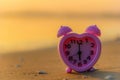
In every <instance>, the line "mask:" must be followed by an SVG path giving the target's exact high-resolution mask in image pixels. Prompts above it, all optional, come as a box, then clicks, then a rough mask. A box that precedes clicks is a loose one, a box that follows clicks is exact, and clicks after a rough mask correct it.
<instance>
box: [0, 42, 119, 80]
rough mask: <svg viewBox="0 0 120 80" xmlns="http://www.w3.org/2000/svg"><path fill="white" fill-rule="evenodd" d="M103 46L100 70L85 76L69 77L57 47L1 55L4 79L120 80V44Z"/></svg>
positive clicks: (98, 64)
mask: <svg viewBox="0 0 120 80" xmlns="http://www.w3.org/2000/svg"><path fill="white" fill-rule="evenodd" d="M102 46H103V47H102V53H101V57H100V59H99V61H98V62H97V63H96V65H95V68H97V71H95V72H85V73H77V72H75V71H73V72H72V73H71V74H67V73H66V72H65V68H66V65H65V64H64V63H63V62H62V60H61V59H60V57H59V55H58V51H57V47H54V48H49V49H44V50H33V51H24V52H22V51H21V52H12V53H9V54H0V80H120V42H119V41H109V42H104V43H103V45H102Z"/></svg>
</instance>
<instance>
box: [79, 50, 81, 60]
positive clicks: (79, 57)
mask: <svg viewBox="0 0 120 80" xmlns="http://www.w3.org/2000/svg"><path fill="white" fill-rule="evenodd" d="M78 56H79V60H81V51H78Z"/></svg>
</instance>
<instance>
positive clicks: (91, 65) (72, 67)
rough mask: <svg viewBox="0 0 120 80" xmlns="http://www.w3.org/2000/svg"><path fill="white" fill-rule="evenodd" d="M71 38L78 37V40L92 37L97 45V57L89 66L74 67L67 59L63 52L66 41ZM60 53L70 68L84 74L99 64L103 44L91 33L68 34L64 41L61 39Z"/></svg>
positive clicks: (63, 38)
mask: <svg viewBox="0 0 120 80" xmlns="http://www.w3.org/2000/svg"><path fill="white" fill-rule="evenodd" d="M70 37H76V38H83V37H90V38H92V39H93V40H94V41H95V43H96V45H97V48H96V55H95V57H94V58H93V60H92V61H91V62H90V63H89V64H88V65H87V66H83V67H81V68H80V67H77V66H74V65H72V64H71V63H70V62H69V61H68V60H67V58H66V57H65V55H64V51H63V45H64V42H65V40H66V39H68V38H70ZM85 50H86V49H85ZM59 52H60V56H61V57H62V59H63V61H64V62H65V64H66V65H67V66H68V67H69V68H71V69H73V70H75V71H77V72H84V71H87V70H89V69H90V68H91V67H93V66H94V65H95V63H96V62H97V60H98V59H99V57H100V53H101V42H100V40H99V38H97V36H95V35H93V34H91V33H83V34H76V33H68V34H66V35H65V36H63V37H62V39H61V41H60V43H59Z"/></svg>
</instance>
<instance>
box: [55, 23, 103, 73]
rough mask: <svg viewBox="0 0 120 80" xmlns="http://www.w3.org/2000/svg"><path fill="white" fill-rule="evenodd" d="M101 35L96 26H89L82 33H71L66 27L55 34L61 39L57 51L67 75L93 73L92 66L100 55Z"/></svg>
mask: <svg viewBox="0 0 120 80" xmlns="http://www.w3.org/2000/svg"><path fill="white" fill-rule="evenodd" d="M100 35H101V32H100V30H99V29H98V28H97V26H96V25H92V26H89V27H88V28H87V29H86V30H85V32H84V33H82V34H77V33H74V32H72V29H71V28H69V27H68V26H62V27H61V28H60V29H59V31H58V34H57V37H61V40H60V42H59V46H58V50H59V53H60V56H61V58H62V60H63V62H64V63H65V64H66V65H67V66H68V67H67V68H66V72H67V73H71V72H72V70H75V71H77V72H84V71H94V70H95V69H94V68H93V66H94V65H95V63H96V62H97V61H98V59H99V57H100V53H101V42H100V40H99V38H98V36H100Z"/></svg>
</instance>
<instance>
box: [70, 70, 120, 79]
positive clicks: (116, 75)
mask: <svg viewBox="0 0 120 80" xmlns="http://www.w3.org/2000/svg"><path fill="white" fill-rule="evenodd" d="M72 74H74V75H84V76H88V77H93V78H97V79H99V80H106V79H105V78H106V77H107V76H111V77H112V79H107V80H119V79H120V72H112V71H100V70H96V71H95V72H83V73H77V72H73V73H72Z"/></svg>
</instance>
